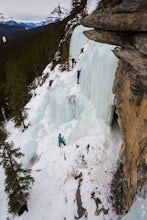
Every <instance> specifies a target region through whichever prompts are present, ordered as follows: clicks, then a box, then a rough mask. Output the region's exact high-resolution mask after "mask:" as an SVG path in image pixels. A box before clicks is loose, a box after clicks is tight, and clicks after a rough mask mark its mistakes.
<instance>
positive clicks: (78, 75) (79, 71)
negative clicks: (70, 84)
mask: <svg viewBox="0 0 147 220" xmlns="http://www.w3.org/2000/svg"><path fill="white" fill-rule="evenodd" d="M80 74H81V70H80V69H78V70H77V84H79V79H80Z"/></svg>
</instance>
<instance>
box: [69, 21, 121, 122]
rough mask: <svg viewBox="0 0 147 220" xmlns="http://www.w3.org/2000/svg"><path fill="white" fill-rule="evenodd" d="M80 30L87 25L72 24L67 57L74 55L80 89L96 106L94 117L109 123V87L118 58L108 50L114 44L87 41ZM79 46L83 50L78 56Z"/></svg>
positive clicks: (110, 114)
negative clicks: (75, 25)
mask: <svg viewBox="0 0 147 220" xmlns="http://www.w3.org/2000/svg"><path fill="white" fill-rule="evenodd" d="M84 29H87V28H84V27H83V26H81V25H80V26H78V27H76V29H75V31H74V33H73V35H72V39H71V46H70V57H74V58H75V59H76V60H77V66H78V67H80V68H81V79H80V82H81V83H80V87H81V92H82V93H83V95H84V96H85V97H86V98H87V99H88V100H90V101H91V102H92V103H93V104H94V106H95V107H96V115H97V117H98V118H101V119H103V120H104V121H105V122H107V123H108V124H111V121H112V117H113V112H112V109H113V108H112V106H113V98H114V96H113V94H112V86H113V82H114V76H115V72H116V68H117V63H118V59H117V58H116V57H115V56H114V54H113V52H112V51H111V50H112V49H113V48H114V46H111V45H108V44H101V43H98V42H94V41H91V40H88V39H87V38H86V37H85V36H84V35H83V30H84ZM78 36H80V37H79V38H78ZM83 47H85V48H84V53H83V55H82V54H81V55H80V51H81V48H83ZM78 55H79V57H78Z"/></svg>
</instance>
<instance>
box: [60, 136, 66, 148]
mask: <svg viewBox="0 0 147 220" xmlns="http://www.w3.org/2000/svg"><path fill="white" fill-rule="evenodd" d="M58 143H59V147H61V144H64V145H66V144H65V142H64V138H63V137H62V136H61V134H59V135H58Z"/></svg>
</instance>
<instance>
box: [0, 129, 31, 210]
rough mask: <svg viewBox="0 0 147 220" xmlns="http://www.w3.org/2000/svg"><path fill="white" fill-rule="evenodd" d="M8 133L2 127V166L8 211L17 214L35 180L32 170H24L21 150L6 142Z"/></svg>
mask: <svg viewBox="0 0 147 220" xmlns="http://www.w3.org/2000/svg"><path fill="white" fill-rule="evenodd" d="M6 136H7V135H6V132H5V130H3V129H2V127H1V126H0V157H1V161H0V165H2V166H3V168H4V171H5V176H6V178H5V192H6V193H7V195H8V211H9V213H13V214H17V213H18V211H19V209H20V207H21V206H22V204H23V203H24V202H25V201H26V199H27V198H28V197H29V190H30V189H31V184H33V182H34V178H33V177H31V174H30V173H31V170H26V169H24V168H23V166H22V164H21V163H20V162H19V159H20V158H21V157H22V156H23V154H22V153H21V152H20V149H19V148H14V145H13V144H9V143H7V142H6V141H5V139H6Z"/></svg>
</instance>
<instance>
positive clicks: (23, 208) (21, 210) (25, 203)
mask: <svg viewBox="0 0 147 220" xmlns="http://www.w3.org/2000/svg"><path fill="white" fill-rule="evenodd" d="M24 211H27V212H28V211H29V210H28V207H27V202H26V201H25V202H24V204H23V205H22V206H21V208H20V210H19V212H18V215H19V216H20V215H22V214H23V212H24Z"/></svg>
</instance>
